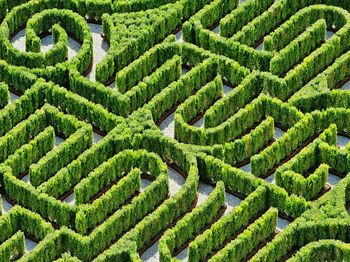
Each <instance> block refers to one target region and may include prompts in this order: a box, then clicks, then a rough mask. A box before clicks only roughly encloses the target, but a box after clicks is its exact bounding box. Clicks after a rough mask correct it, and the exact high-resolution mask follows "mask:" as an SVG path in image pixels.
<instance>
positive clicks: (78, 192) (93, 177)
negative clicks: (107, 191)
mask: <svg viewBox="0 0 350 262" xmlns="http://www.w3.org/2000/svg"><path fill="white" fill-rule="evenodd" d="M135 167H138V168H139V169H140V170H141V171H142V172H143V173H147V172H150V174H151V176H153V177H154V178H157V177H158V176H159V175H161V174H166V173H167V167H166V165H165V164H164V163H163V162H162V161H161V159H160V158H159V157H158V156H156V155H155V154H151V153H147V152H146V151H143V150H141V151H130V150H125V151H122V152H120V153H118V154H117V155H116V156H114V157H112V158H111V159H109V160H108V161H106V162H104V163H103V164H102V165H100V166H99V167H97V168H96V169H95V170H94V171H93V172H91V173H90V174H89V176H88V177H86V178H84V179H83V180H82V181H81V182H80V183H79V184H78V185H77V186H76V187H75V188H74V195H75V202H76V203H77V204H84V203H89V200H90V198H91V197H93V196H94V195H95V194H97V193H98V192H99V191H100V190H101V189H103V188H105V187H107V186H109V185H110V184H111V183H113V182H114V181H116V180H118V179H120V178H121V177H122V176H123V175H124V174H125V173H128V172H130V171H131V170H132V169H133V168H135Z"/></svg>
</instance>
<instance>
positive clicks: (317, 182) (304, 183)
mask: <svg viewBox="0 0 350 262" xmlns="http://www.w3.org/2000/svg"><path fill="white" fill-rule="evenodd" d="M276 177H277V176H276ZM327 178H328V166H327V165H325V164H321V165H320V166H319V167H318V168H317V169H316V170H315V172H314V173H312V174H311V175H310V176H309V177H308V178H305V177H304V176H303V175H300V174H298V173H296V172H294V171H285V172H284V173H283V175H282V176H280V177H279V179H278V181H279V182H277V179H276V185H278V186H281V187H283V188H285V189H286V190H287V191H288V192H290V193H292V194H295V195H298V196H303V197H304V198H305V199H306V200H312V199H315V198H316V197H317V195H318V194H319V193H320V192H322V190H323V189H324V188H325V186H326V183H327Z"/></svg>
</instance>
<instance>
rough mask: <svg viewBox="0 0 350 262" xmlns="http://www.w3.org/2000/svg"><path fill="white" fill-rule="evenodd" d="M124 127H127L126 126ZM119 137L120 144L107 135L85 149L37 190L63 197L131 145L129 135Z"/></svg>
mask: <svg viewBox="0 0 350 262" xmlns="http://www.w3.org/2000/svg"><path fill="white" fill-rule="evenodd" d="M124 128H125V129H126V127H124ZM125 129H124V131H125ZM119 139H120V142H119V143H118V144H119V146H118V145H116V144H117V143H116V140H117V139H111V136H107V137H106V138H105V139H103V140H102V141H101V142H100V143H98V144H96V145H94V146H93V147H91V148H89V149H87V150H85V151H84V152H83V153H82V154H81V155H80V156H79V157H78V158H77V159H76V160H74V161H72V162H71V163H70V164H68V165H67V167H66V168H62V169H61V170H60V171H58V172H57V174H56V175H55V176H53V177H51V178H50V179H49V180H48V181H47V182H45V183H43V184H41V185H40V186H39V187H38V188H37V190H38V191H40V192H42V193H45V194H48V195H50V196H52V197H55V198H59V197H61V196H62V195H63V194H64V193H66V192H68V191H69V190H70V189H71V188H73V187H74V186H75V185H77V184H78V183H79V182H81V181H82V180H83V179H84V178H85V177H87V176H88V175H89V174H90V172H92V171H93V170H94V169H95V168H97V167H98V166H99V165H101V164H102V163H103V162H105V161H107V160H108V159H109V158H112V157H113V155H114V154H115V153H116V152H118V150H121V151H122V150H123V149H126V148H129V147H130V142H129V137H127V136H122V137H120V138H119ZM63 181H64V182H63Z"/></svg>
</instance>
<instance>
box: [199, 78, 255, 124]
mask: <svg viewBox="0 0 350 262" xmlns="http://www.w3.org/2000/svg"><path fill="white" fill-rule="evenodd" d="M261 91H262V85H261V81H260V78H259V77H258V74H257V73H252V74H250V75H248V76H247V77H246V78H244V79H243V81H242V82H241V83H240V84H239V85H238V86H237V87H236V88H234V90H232V91H231V92H230V93H228V94H227V95H226V96H224V97H223V98H222V99H220V100H219V101H217V102H216V103H215V105H213V106H212V107H211V108H209V109H208V111H207V112H206V113H205V115H204V125H205V127H206V128H212V127H215V126H218V125H219V124H220V123H222V122H224V121H226V120H227V119H228V118H229V117H231V116H232V115H234V114H235V113H237V112H238V111H239V110H240V109H241V108H243V107H244V106H245V105H247V104H248V102H250V101H252V100H253V99H254V98H256V97H257V96H258V95H259V94H260V93H261Z"/></svg>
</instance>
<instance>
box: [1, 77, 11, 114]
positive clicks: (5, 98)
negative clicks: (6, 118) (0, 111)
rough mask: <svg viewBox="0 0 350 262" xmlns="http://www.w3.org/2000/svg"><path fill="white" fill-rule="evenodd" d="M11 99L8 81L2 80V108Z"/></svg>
mask: <svg viewBox="0 0 350 262" xmlns="http://www.w3.org/2000/svg"><path fill="white" fill-rule="evenodd" d="M9 100H10V92H9V90H8V85H7V84H6V83H3V82H0V108H3V107H5V106H6V105H7V104H8V103H9Z"/></svg>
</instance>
